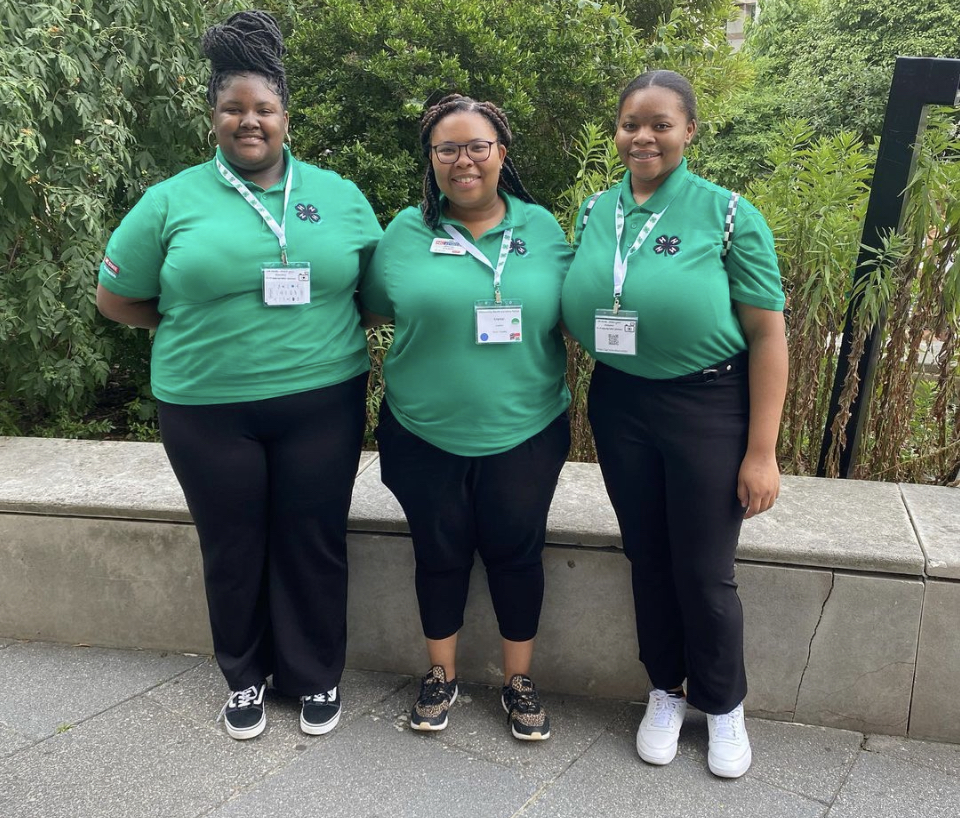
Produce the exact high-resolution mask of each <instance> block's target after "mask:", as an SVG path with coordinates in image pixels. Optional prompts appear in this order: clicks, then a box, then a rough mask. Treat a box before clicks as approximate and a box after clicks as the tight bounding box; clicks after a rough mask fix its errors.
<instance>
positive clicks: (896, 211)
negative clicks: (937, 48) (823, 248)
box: [817, 57, 960, 477]
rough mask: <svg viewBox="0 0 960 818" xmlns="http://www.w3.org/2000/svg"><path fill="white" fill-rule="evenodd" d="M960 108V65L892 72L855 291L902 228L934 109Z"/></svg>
mask: <svg viewBox="0 0 960 818" xmlns="http://www.w3.org/2000/svg"><path fill="white" fill-rule="evenodd" d="M958 103H960V60H947V59H936V58H927V57H897V62H896V65H895V67H894V70H893V82H892V84H891V86H890V97H889V99H888V100H887V110H886V113H885V114H884V118H883V130H882V131H881V133H880V147H879V150H878V153H877V164H876V167H875V169H874V172H873V184H872V186H871V189H870V199H869V201H868V203H867V213H866V217H865V218H864V222H863V237H862V240H861V248H860V254H859V257H858V258H857V267H856V270H855V271H854V274H853V283H854V285H856V284H857V283H858V282H860V281H861V280H862V279H863V278H864V277H866V276H867V275H868V274H869V270H868V266H867V265H868V264H869V262H870V261H871V260H872V259H875V258H876V256H877V253H878V251H879V249H880V247H881V243H882V239H883V236H884V235H885V234H886V233H888V232H890V231H893V230H897V229H898V228H899V227H900V223H901V220H902V218H903V213H904V209H905V206H906V201H907V200H906V187H907V184H908V182H909V181H910V176H911V174H912V172H913V170H914V168H915V163H916V157H917V146H918V143H919V141H920V135H921V134H922V132H923V127H924V124H925V122H926V109H927V106H929V105H956V104H958ZM859 303H860V300H859V299H851V301H850V304H849V305H848V307H847V317H846V325H845V327H844V330H843V339H842V341H841V344H840V357H839V360H838V361H837V374H836V378H835V379H834V382H833V394H832V395H831V397H830V406H829V409H828V410H827V421H826V424H825V425H824V429H823V443H822V444H821V447H820V461H819V463H818V465H817V475H818V476H820V477H824V476H825V475H826V468H827V454H828V452H829V451H830V447H831V446H832V445H833V433H832V431H831V428H832V427H833V424H834V421H835V420H836V417H837V415H838V414H839V412H840V393H841V392H842V390H843V384H844V382H845V381H846V379H847V375H848V373H849V370H850V362H849V356H850V350H851V348H852V346H853V318H854V316H855V315H856V313H857V310H858V308H859ZM880 329H881V327H880V326H876V327H873V329H872V330H871V331H870V333H869V335H868V336H867V339H866V344H865V347H864V351H863V355H862V356H861V358H860V360H859V361H858V363H857V373H858V375H859V377H860V388H859V391H858V393H857V397H856V399H855V400H854V402H853V404H852V405H851V407H850V418H849V420H848V421H847V425H846V443H845V445H844V446H843V447H842V448H841V450H840V462H839V466H840V470H839V476H840V477H852V476H853V470H854V468H855V467H856V465H857V456H858V454H859V452H860V435H861V432H862V431H863V422H864V420H865V418H866V415H867V408H868V407H869V405H870V396H871V394H872V392H873V377H874V373H875V370H876V367H877V357H878V355H879V352H880Z"/></svg>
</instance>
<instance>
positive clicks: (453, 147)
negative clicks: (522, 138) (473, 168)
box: [432, 139, 499, 165]
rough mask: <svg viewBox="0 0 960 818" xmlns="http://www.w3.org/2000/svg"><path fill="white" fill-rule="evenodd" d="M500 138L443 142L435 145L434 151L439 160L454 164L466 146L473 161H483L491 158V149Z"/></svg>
mask: <svg viewBox="0 0 960 818" xmlns="http://www.w3.org/2000/svg"><path fill="white" fill-rule="evenodd" d="M498 141H499V140H497V139H494V140H492V141H491V140H488V139H471V140H470V141H469V142H441V143H440V144H439V145H433V146H432V148H433V152H434V153H435V154H436V155H437V161H438V162H440V163H441V164H444V165H452V164H453V163H454V162H456V161H457V160H458V159H459V158H460V151H462V150H463V149H464V148H466V151H467V157H468V158H469V159H470V161H471V162H483V161H485V160H487V159H489V158H490V150H491V149H492V148H493V146H494V145H496V144H497V143H498Z"/></svg>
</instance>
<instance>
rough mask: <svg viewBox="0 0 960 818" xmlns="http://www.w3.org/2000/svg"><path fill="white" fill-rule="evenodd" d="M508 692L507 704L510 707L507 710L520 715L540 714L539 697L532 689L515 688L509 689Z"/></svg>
mask: <svg viewBox="0 0 960 818" xmlns="http://www.w3.org/2000/svg"><path fill="white" fill-rule="evenodd" d="M510 691H511V695H510V700H509V701H508V702H507V704H508V705H509V706H510V707H509V709H510V710H511V711H513V710H516V711H518V712H520V713H539V712H540V697H539V696H538V695H537V691H536V690H535V689H534V688H532V687H529V688H524V689H522V690H517V689H516V688H515V687H511V688H510Z"/></svg>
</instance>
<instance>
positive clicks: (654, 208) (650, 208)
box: [620, 156, 692, 213]
mask: <svg viewBox="0 0 960 818" xmlns="http://www.w3.org/2000/svg"><path fill="white" fill-rule="evenodd" d="M690 176H692V174H691V173H690V171H688V170H687V158H686V157H685V156H684V157H683V158H682V159H681V160H680V164H679V165H677V166H676V167H675V168H674V169H673V171H672V172H671V173H670V175H669V176H668V177H667V178H666V179H664V180H663V182H661V183H660V187H658V188H657V189H656V190H655V191H654V194H653V196H651V197H650V198H649V199H647V200H646V201H645V202H644V203H643V204H642V205H638V204H637V203H636V202H635V201H634V199H633V189H632V188H631V187H630V171H629V170H628V171H627V172H626V174H625V175H624V177H623V181H622V182H621V183H620V196H621V201H622V202H623V203H624V207H623V209H624V213H629V212H630V211H631V210H643V211H645V212H647V213H659V212H660V211H661V210H663V209H664V208H665V207H666V206H667V205H668V204H670V202H672V201H673V200H674V199H675V198H676V196H677V194H678V193H679V192H680V188H681V187H683V185H684V183H685V182H686V181H687V179H689V178H690Z"/></svg>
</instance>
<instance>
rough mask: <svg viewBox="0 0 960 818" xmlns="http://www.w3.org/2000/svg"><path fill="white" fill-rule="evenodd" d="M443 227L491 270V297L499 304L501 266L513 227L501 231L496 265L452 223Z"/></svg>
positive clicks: (504, 262)
mask: <svg viewBox="0 0 960 818" xmlns="http://www.w3.org/2000/svg"><path fill="white" fill-rule="evenodd" d="M443 229H444V230H446V231H447V234H448V235H449V236H450V238H452V239H453V240H454V241H455V242H456V243H457V244H459V245H460V246H461V247H462V248H463V249H464V250H466V251H467V252H468V253H469V254H470V255H471V256H473V257H474V258H475V259H476V260H477V261H479V262H480V263H481V264H483V265H484V266H485V267H489V268H490V269H491V270H493V298H494V301H496V303H497V304H499V303H500V279H501V278H502V277H503V267H504V265H505V264H506V263H507V255H508V254H509V253H510V242H511V240H512V239H513V228H512V227H511V228H510V229H509V230H505V231H504V232H503V241H501V242H500V256H499V258H498V259H497V266H496V267H494V266H493V265H492V264H491V263H490V259H488V258H487V257H486V256H485V255H484V254H483V253H481V252H480V251H479V250H478V249H477V248H476V247H474V246H473V244H471V243H470V242H469V241H467V240H466V239H465V238H464V237H463V234H462V233H461V232H460V231H459V230H457V228H456V227H454V226H453V225H452V224H445V225H444V226H443Z"/></svg>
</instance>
